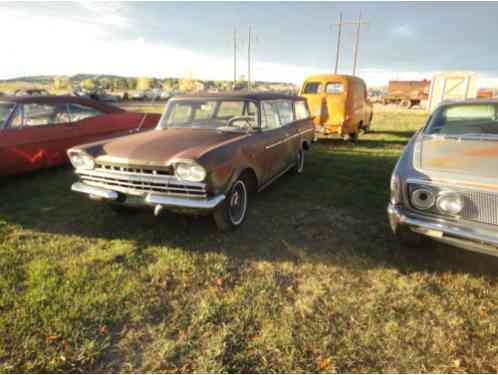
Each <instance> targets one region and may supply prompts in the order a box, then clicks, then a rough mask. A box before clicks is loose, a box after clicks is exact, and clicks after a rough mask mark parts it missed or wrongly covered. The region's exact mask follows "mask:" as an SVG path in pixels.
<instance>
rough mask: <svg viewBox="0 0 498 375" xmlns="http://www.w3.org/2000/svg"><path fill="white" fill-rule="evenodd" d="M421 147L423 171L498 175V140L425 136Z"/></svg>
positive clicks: (496, 176) (495, 176)
mask: <svg viewBox="0 0 498 375" xmlns="http://www.w3.org/2000/svg"><path fill="white" fill-rule="evenodd" d="M418 146H419V150H420V154H419V157H420V159H419V163H420V169H421V170H422V171H435V172H444V173H452V174H455V175H456V176H455V177H458V175H463V176H462V177H464V176H467V177H468V176H474V177H483V178H490V179H496V178H498V140H493V139H465V138H458V137H443V136H422V137H421V138H420V139H419V145H418Z"/></svg>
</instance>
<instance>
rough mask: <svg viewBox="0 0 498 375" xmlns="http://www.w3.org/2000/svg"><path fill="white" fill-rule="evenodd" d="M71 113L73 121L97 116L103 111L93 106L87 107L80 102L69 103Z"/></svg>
mask: <svg viewBox="0 0 498 375" xmlns="http://www.w3.org/2000/svg"><path fill="white" fill-rule="evenodd" d="M68 107H69V114H70V115H71V122H76V121H81V120H84V119H86V118H89V117H96V116H100V115H102V112H100V111H98V110H96V109H95V108H92V107H87V106H85V105H80V104H69V106H68Z"/></svg>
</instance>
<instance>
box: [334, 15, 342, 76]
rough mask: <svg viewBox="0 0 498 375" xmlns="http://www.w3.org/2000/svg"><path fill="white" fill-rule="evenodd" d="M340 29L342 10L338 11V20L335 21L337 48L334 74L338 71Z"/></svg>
mask: <svg viewBox="0 0 498 375" xmlns="http://www.w3.org/2000/svg"><path fill="white" fill-rule="evenodd" d="M341 31H342V12H341V13H339V22H338V23H337V50H336V52H335V69H334V74H337V72H338V71H339V55H340V53H341Z"/></svg>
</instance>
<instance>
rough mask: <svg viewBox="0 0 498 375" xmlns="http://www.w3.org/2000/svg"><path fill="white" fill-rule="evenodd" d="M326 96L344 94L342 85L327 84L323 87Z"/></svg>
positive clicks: (338, 83)
mask: <svg viewBox="0 0 498 375" xmlns="http://www.w3.org/2000/svg"><path fill="white" fill-rule="evenodd" d="M325 92H326V93H327V94H342V93H343V92H344V85H343V84H342V83H340V82H329V83H327V85H326V86H325Z"/></svg>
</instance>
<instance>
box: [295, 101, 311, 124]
mask: <svg viewBox="0 0 498 375" xmlns="http://www.w3.org/2000/svg"><path fill="white" fill-rule="evenodd" d="M294 110H295V112H296V120H304V119H307V118H309V117H310V112H309V111H308V106H307V105H306V102H305V101H304V100H300V101H297V102H294Z"/></svg>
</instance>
